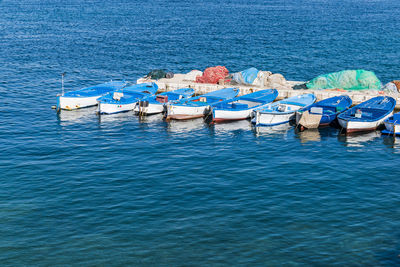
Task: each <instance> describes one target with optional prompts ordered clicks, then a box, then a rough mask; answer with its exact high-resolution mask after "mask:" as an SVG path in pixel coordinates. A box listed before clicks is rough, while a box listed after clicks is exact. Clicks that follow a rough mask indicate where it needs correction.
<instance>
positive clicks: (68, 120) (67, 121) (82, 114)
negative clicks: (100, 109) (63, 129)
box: [57, 107, 97, 126]
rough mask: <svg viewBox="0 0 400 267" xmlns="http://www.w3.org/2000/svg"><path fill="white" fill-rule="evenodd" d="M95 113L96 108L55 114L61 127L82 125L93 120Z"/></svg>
mask: <svg viewBox="0 0 400 267" xmlns="http://www.w3.org/2000/svg"><path fill="white" fill-rule="evenodd" d="M96 111H97V107H89V108H82V109H76V110H61V111H60V112H58V113H57V119H58V122H59V123H60V125H61V126H67V125H72V124H76V123H84V122H88V121H91V120H93V119H95V118H96Z"/></svg>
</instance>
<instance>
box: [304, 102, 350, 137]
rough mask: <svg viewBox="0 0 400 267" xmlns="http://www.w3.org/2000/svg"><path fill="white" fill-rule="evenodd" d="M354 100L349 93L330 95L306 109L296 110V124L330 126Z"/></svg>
mask: <svg viewBox="0 0 400 267" xmlns="http://www.w3.org/2000/svg"><path fill="white" fill-rule="evenodd" d="M352 103H353V101H352V100H351V98H350V97H349V96H348V95H340V96H334V97H330V98H327V99H324V100H321V101H319V102H316V103H314V104H312V105H311V106H309V107H308V108H306V109H302V110H299V111H296V125H297V126H298V127H300V128H301V129H302V130H303V128H318V127H323V126H328V125H330V124H331V122H333V121H334V120H335V119H336V117H337V115H338V114H339V113H341V112H343V111H345V110H346V109H348V108H349V107H350V106H351V104H352Z"/></svg>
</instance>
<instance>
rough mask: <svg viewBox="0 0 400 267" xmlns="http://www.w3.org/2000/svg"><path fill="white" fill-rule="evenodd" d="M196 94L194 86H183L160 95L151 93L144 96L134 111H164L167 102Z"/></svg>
mask: <svg viewBox="0 0 400 267" xmlns="http://www.w3.org/2000/svg"><path fill="white" fill-rule="evenodd" d="M193 94H194V89H192V88H181V89H177V90H174V91H169V92H164V93H161V94H158V95H151V96H148V97H145V98H143V99H142V100H140V101H139V104H138V105H136V107H135V109H134V111H135V113H137V114H140V115H152V114H158V113H162V112H163V111H164V107H165V105H166V104H168V103H170V102H174V101H177V100H181V99H184V98H189V97H191V96H192V95H193Z"/></svg>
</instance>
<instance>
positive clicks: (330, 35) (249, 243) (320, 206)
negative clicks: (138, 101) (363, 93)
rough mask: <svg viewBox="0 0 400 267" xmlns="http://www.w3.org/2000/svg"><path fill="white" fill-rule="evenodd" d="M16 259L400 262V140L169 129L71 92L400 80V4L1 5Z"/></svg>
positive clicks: (109, 0)
mask: <svg viewBox="0 0 400 267" xmlns="http://www.w3.org/2000/svg"><path fill="white" fill-rule="evenodd" d="M0 14H1V16H0V41H1V44H0V116H1V117H0V151H1V153H0V178H1V179H0V264H1V265H2V266H20V265H25V266H60V265H61V266H68V265H80V266H122V265H126V266H158V265H162V266H231V265H240V266H242V265H247V266H282V265H285V266H286V265H288V266H303V265H313V266H330V265H339V266H396V265H397V266H399V265H400V257H399V256H398V255H399V254H400V176H399V173H400V165H399V160H400V139H398V138H393V137H384V136H381V134H380V132H372V133H367V134H359V135H352V136H346V135H341V134H340V133H339V131H338V130H337V129H334V128H324V129H320V130H316V131H305V132H300V133H299V132H296V131H295V130H294V129H293V128H292V127H282V126H281V127H274V128H257V129H255V128H253V127H252V126H251V124H250V122H248V121H241V122H236V123H228V124H220V125H213V126H209V125H207V124H206V123H204V122H203V120H202V119H199V120H191V121H185V122H171V123H167V122H165V121H163V120H162V118H161V116H151V117H147V118H144V119H139V118H138V117H136V116H135V115H134V114H132V113H124V114H119V115H110V116H101V117H99V116H97V115H96V114H95V108H88V109H82V110H78V111H71V112H61V113H60V114H59V115H57V114H56V112H55V110H52V109H51V106H52V105H55V103H56V95H57V94H58V93H60V92H61V79H60V78H61V73H63V72H66V73H67V74H66V76H65V89H66V91H69V90H75V89H78V88H81V87H84V86H89V85H94V84H97V83H101V82H105V81H109V80H110V79H126V80H128V81H135V80H136V79H137V78H139V77H141V76H143V75H145V74H147V73H148V72H149V71H150V70H151V69H155V68H163V69H166V70H169V71H173V72H175V73H184V72H189V71H190V70H192V69H201V70H203V69H204V68H206V67H208V66H214V65H224V66H226V67H227V68H228V69H229V70H230V71H231V72H236V71H240V70H243V69H245V68H248V67H252V66H254V67H256V68H258V69H262V70H270V71H272V72H277V73H282V74H283V75H284V76H285V77H286V78H287V79H288V80H300V81H306V80H309V79H311V78H313V77H315V76H317V75H319V74H323V73H327V72H333V71H339V70H343V69H358V68H362V69H367V70H372V71H374V72H375V73H376V74H377V76H378V77H379V78H380V79H381V80H382V82H383V83H385V82H389V81H390V80H393V79H400V69H399V58H400V54H399V51H400V42H399V39H400V31H399V29H400V19H399V18H400V2H399V1H395V0H343V1H339V0H308V1H306V0H291V1H289V0H281V1H277V0H271V1H261V0H249V1H243V0H235V1H229V0H220V1H209V0H206V1H193V0H187V1H181V0H173V1H157V0H156V1H127V0H106V1H96V0H89V1H84V0H71V1H60V0H51V1H50V0H19V1H11V0H2V1H0Z"/></svg>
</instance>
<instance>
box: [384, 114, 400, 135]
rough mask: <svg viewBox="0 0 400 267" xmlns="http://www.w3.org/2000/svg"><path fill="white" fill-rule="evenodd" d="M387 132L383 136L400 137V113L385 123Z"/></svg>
mask: <svg viewBox="0 0 400 267" xmlns="http://www.w3.org/2000/svg"><path fill="white" fill-rule="evenodd" d="M384 124H385V128H386V129H385V130H383V131H382V133H383V134H389V135H400V112H398V113H395V114H393V116H390V117H389V118H387V119H386V120H385V121H384Z"/></svg>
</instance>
